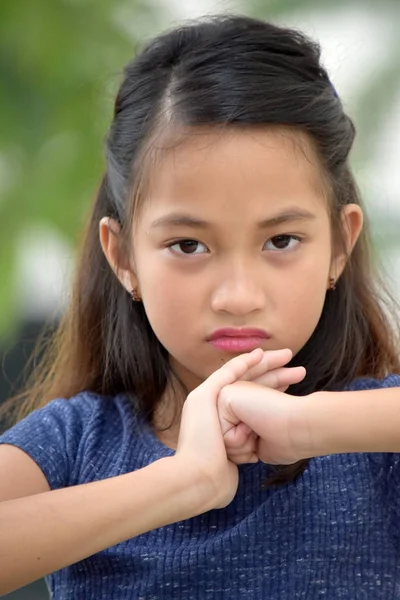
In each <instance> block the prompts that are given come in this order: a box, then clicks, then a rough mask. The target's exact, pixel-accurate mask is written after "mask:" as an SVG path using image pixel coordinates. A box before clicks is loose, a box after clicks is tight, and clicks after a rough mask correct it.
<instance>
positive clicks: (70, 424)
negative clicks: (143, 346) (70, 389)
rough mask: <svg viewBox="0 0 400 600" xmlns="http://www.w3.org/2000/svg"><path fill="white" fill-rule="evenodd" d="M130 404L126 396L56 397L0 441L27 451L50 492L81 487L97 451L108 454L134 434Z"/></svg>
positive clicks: (8, 432) (85, 393)
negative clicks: (87, 465)
mask: <svg viewBox="0 0 400 600" xmlns="http://www.w3.org/2000/svg"><path fill="white" fill-rule="evenodd" d="M136 415H137V411H136V409H135V407H134V403H133V402H131V401H130V400H129V398H128V397H127V396H126V395H118V396H115V397H111V396H101V395H98V394H95V393H93V392H89V391H84V392H81V393H79V394H77V395H76V396H74V397H72V398H69V399H66V398H56V399H54V400H52V401H51V402H49V403H48V404H47V405H45V406H43V407H42V408H39V409H37V410H35V411H33V412H32V413H31V414H29V415H28V416H27V417H26V418H25V419H23V420H22V421H20V422H19V423H17V424H16V425H15V426H14V427H12V428H11V429H9V430H8V431H6V432H5V433H4V434H3V435H2V436H0V444H12V445H14V446H17V447H18V448H20V449H21V450H23V451H24V452H26V453H27V454H28V455H29V456H30V457H31V458H33V460H35V462H36V463H37V464H38V465H39V467H40V468H41V469H42V471H43V472H44V474H45V475H46V477H47V480H48V482H49V485H50V487H51V488H52V489H55V488H60V487H65V486H67V485H74V484H76V483H78V482H79V479H80V475H79V473H80V471H81V469H82V467H83V465H84V463H85V462H86V461H87V460H89V461H92V466H93V471H94V472H95V471H96V469H97V467H96V465H95V464H94V462H93V456H94V452H95V449H96V448H99V447H100V448H102V451H103V452H105V453H106V452H109V451H110V449H111V446H112V445H114V446H118V444H119V442H120V440H121V438H124V430H129V431H131V432H132V433H133V432H134V430H135V428H136V427H135V425H136V422H137V416H136Z"/></svg>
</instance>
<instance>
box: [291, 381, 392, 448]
mask: <svg viewBox="0 0 400 600" xmlns="http://www.w3.org/2000/svg"><path fill="white" fill-rule="evenodd" d="M299 400H300V413H301V414H302V421H301V423H302V431H303V432H305V433H303V437H304V439H305V440H306V443H305V444H304V447H303V450H304V452H305V454H306V455H307V456H305V458H306V457H311V456H325V455H327V454H344V453H352V452H399V451H400V424H399V420H400V419H399V414H400V411H399V407H400V393H399V388H391V389H390V388H388V389H376V390H363V391H340V392H315V393H313V394H310V395H309V396H304V397H302V398H299ZM301 405H302V406H301Z"/></svg>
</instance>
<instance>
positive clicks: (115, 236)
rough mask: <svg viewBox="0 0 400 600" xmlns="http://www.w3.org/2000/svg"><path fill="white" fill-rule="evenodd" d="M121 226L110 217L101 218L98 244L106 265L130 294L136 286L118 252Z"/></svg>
mask: <svg viewBox="0 0 400 600" xmlns="http://www.w3.org/2000/svg"><path fill="white" fill-rule="evenodd" d="M120 232H121V226H120V224H119V223H118V221H116V220H115V219H112V218H111V217H103V218H102V219H101V221H100V223H99V236H100V244H101V247H102V249H103V252H104V255H105V257H106V259H107V261H108V264H109V265H110V267H111V268H112V270H113V271H114V273H115V275H116V276H117V278H118V279H119V281H120V282H121V283H122V285H123V286H124V288H125V289H126V290H127V291H128V292H129V293H130V292H131V291H132V289H133V288H136V287H137V286H138V282H137V279H136V276H135V274H134V272H133V271H132V269H131V268H130V266H129V261H128V260H127V259H125V260H121V258H122V257H120V256H119V252H120Z"/></svg>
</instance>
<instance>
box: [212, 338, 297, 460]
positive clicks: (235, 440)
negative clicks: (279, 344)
mask: <svg viewBox="0 0 400 600" xmlns="http://www.w3.org/2000/svg"><path fill="white" fill-rule="evenodd" d="M291 358H292V352H291V350H289V349H288V348H285V349H282V350H270V351H266V352H264V356H263V358H262V360H261V361H260V362H259V363H258V364H257V365H255V366H254V367H252V368H251V369H250V370H249V371H248V372H247V373H246V374H245V375H244V376H243V377H241V381H252V382H253V383H257V384H259V385H263V386H265V387H268V388H272V389H276V390H279V391H281V392H284V391H286V390H287V388H288V387H289V385H293V384H295V383H299V382H300V381H302V379H304V377H305V374H306V371H305V369H304V367H292V368H283V367H282V365H284V364H287V363H288V362H289V361H290V360H291ZM221 427H222V433H223V436H224V442H225V447H226V451H227V454H228V458H229V459H230V460H231V461H232V462H234V463H235V464H237V465H240V464H243V463H252V462H257V461H258V459H259V457H258V454H257V452H256V446H257V439H258V436H257V434H256V433H255V432H254V431H252V429H251V428H250V427H249V426H248V425H246V424H245V423H237V424H235V425H232V424H229V423H228V422H227V421H226V420H224V419H222V420H221Z"/></svg>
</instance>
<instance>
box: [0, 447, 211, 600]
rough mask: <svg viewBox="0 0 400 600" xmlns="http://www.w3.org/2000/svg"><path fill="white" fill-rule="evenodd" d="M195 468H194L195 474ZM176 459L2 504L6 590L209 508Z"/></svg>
mask: <svg viewBox="0 0 400 600" xmlns="http://www.w3.org/2000/svg"><path fill="white" fill-rule="evenodd" d="M189 472H190V470H188V473H189ZM202 497H203V498H204V497H205V496H204V495H203V494H202V493H201V486H200V489H199V488H198V487H197V486H196V481H195V480H194V478H192V476H191V475H185V471H184V469H182V468H180V465H179V464H177V463H176V461H175V458H174V457H171V458H165V459H161V460H158V461H156V462H155V463H153V464H151V465H150V466H148V467H145V468H143V469H140V470H138V471H135V472H133V473H129V474H126V475H121V476H119V477H113V478H110V479H106V480H102V481H97V482H94V483H89V484H84V485H79V486H74V487H70V488H65V489H62V490H55V491H50V492H45V493H42V494H37V495H35V496H29V497H27V498H19V499H17V500H9V501H5V502H2V503H0V564H1V571H2V575H1V577H0V594H4V593H7V592H9V591H12V590H13V589H16V588H18V587H21V586H23V585H26V584H27V583H29V582H31V581H34V580H36V579H38V578H40V577H42V576H44V575H47V574H48V573H52V572H54V571H56V570H58V569H60V568H62V567H65V566H67V565H70V564H73V563H76V562H78V561H79V560H82V559H84V558H86V557H88V556H90V555H92V554H95V553H96V552H99V551H100V550H103V549H105V548H108V547H110V546H113V545H115V544H117V543H119V542H122V541H125V540H127V539H129V538H132V537H135V536H137V535H139V534H141V533H144V532H146V531H150V530H152V529H156V528H157V527H160V526H163V525H166V524H169V523H173V522H176V521H179V520H182V519H186V518H189V517H192V516H194V515H196V514H200V513H202V512H205V511H206V510H208V509H209V507H208V506H206V503H205V502H204V501H202Z"/></svg>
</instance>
